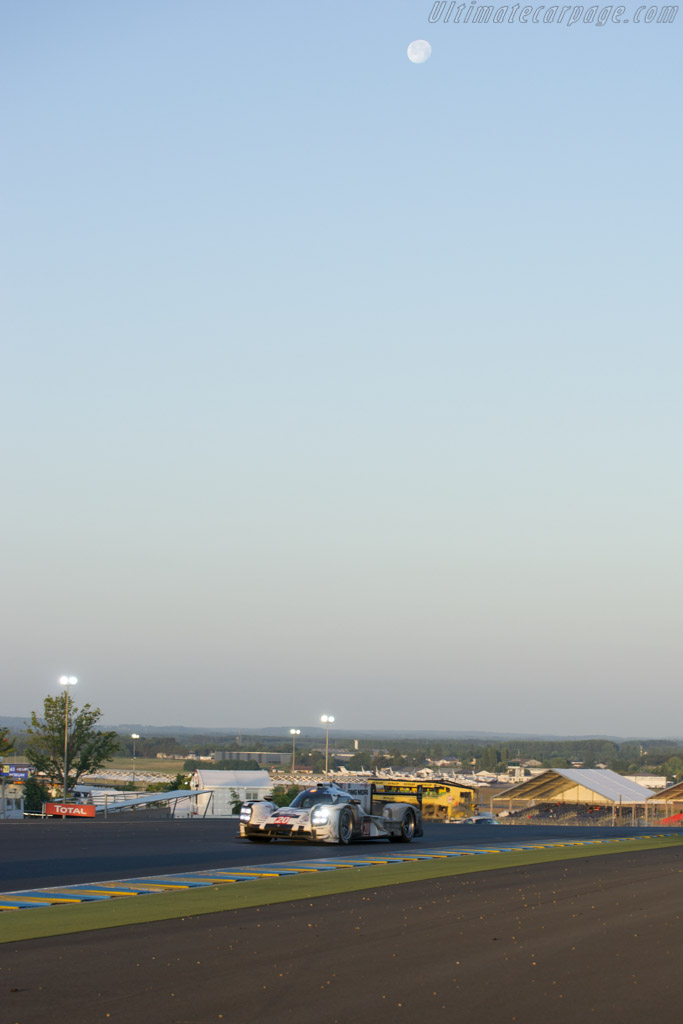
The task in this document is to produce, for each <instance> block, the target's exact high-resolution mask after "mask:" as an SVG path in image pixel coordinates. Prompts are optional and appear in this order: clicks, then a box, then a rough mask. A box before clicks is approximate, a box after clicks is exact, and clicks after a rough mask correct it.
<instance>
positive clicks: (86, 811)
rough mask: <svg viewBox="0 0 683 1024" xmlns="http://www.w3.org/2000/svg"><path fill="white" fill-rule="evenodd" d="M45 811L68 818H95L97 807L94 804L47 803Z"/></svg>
mask: <svg viewBox="0 0 683 1024" xmlns="http://www.w3.org/2000/svg"><path fill="white" fill-rule="evenodd" d="M45 813H46V814H52V815H54V814H58V815H60V816H61V817H64V816H66V817H67V818H94V817H95V808H94V807H93V805H92V804H45Z"/></svg>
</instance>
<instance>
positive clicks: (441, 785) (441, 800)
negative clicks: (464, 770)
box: [370, 779, 475, 821]
mask: <svg viewBox="0 0 683 1024" xmlns="http://www.w3.org/2000/svg"><path fill="white" fill-rule="evenodd" d="M370 781H371V782H372V784H373V785H374V787H375V792H376V793H377V796H378V797H379V798H380V799H381V800H390V801H399V802H400V803H416V804H419V803H420V791H421V793H422V801H421V803H422V817H423V818H424V819H425V821H454V820H455V819H456V818H469V817H470V815H472V814H474V811H475V791H474V789H472V788H471V787H468V786H461V785H459V784H458V783H456V782H446V780H445V779H427V780H425V781H420V780H418V779H371V780H370Z"/></svg>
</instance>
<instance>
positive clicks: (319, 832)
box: [240, 782, 423, 845]
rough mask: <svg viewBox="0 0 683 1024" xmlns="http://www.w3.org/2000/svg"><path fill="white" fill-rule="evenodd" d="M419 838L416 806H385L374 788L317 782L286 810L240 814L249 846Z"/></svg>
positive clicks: (255, 808) (264, 803) (260, 807)
mask: <svg viewBox="0 0 683 1024" xmlns="http://www.w3.org/2000/svg"><path fill="white" fill-rule="evenodd" d="M422 834H423V832H422V813H421V810H420V807H419V806H418V805H417V804H414V803H413V804H409V803H398V802H393V801H391V802H385V801H383V800H381V798H378V797H377V795H376V793H375V786H374V784H372V783H352V782H349V783H345V784H342V785H336V784H334V783H329V784H324V783H319V784H318V785H317V786H315V787H313V788H311V789H304V790H303V791H302V792H301V793H299V794H298V796H296V797H295V798H294V800H293V801H292V803H291V806H290V807H278V806H277V805H276V804H274V803H272V801H270V800H257V801H253V802H248V803H245V804H243V805H242V810H241V811H240V836H243V837H245V838H247V839H251V841H252V842H262V843H268V842H270V840H271V839H306V840H308V841H309V842H318V843H342V844H343V845H346V844H347V843H350V842H352V840H354V839H388V840H389V842H391V843H409V842H410V841H411V839H412V838H413V836H421V835H422Z"/></svg>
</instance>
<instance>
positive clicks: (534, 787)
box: [498, 768, 661, 804]
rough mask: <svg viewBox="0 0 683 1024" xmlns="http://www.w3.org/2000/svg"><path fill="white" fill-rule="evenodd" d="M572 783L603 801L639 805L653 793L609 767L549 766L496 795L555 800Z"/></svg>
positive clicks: (571, 786) (572, 787)
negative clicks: (545, 769) (540, 772)
mask: <svg viewBox="0 0 683 1024" xmlns="http://www.w3.org/2000/svg"><path fill="white" fill-rule="evenodd" d="M575 786H583V787H584V788H585V789H588V790H590V791H591V792H592V793H595V795H596V796H599V797H600V798H601V800H603V801H605V803H614V804H618V803H624V804H643V803H645V801H646V800H648V799H649V798H650V797H652V796H654V795H655V794H654V793H653V792H652V790H651V789H646V788H645V786H640V785H638V783H637V782H631V781H630V780H629V779H625V778H624V776H623V775H617V773H616V772H613V771H610V770H609V768H549V769H548V770H547V771H545V772H543V773H542V774H541V775H535V776H534V777H533V778H532V779H525V780H524V782H520V783H519V784H518V785H516V786H511V787H510V789H505V790H503V791H502V792H501V793H499V794H498V795H499V797H501V798H503V797H504V798H506V799H513V800H555V799H556V798H557V797H559V796H561V795H562V794H563V793H566V792H567V791H568V790H570V789H574V787H575ZM660 795H661V794H660Z"/></svg>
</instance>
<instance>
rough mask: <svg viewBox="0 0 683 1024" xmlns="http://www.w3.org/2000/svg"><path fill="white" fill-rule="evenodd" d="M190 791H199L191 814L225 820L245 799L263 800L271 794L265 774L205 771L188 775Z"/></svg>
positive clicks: (269, 780) (268, 780) (199, 770)
mask: <svg viewBox="0 0 683 1024" xmlns="http://www.w3.org/2000/svg"><path fill="white" fill-rule="evenodd" d="M190 788H191V789H197V790H202V791H203V792H202V793H201V795H198V796H197V803H196V808H195V811H194V813H196V814H199V815H205V816H206V817H212V818H214V817H217V818H227V817H231V816H232V815H233V814H234V813H235V812H234V811H233V808H234V807H235V805H236V804H238V803H243V802H244V801H245V800H263V799H264V797H266V796H268V794H269V793H272V791H273V783H272V780H271V778H270V775H269V774H268V772H265V771H251V772H240V771H226V772H217V771H205V770H204V769H203V768H196V769H195V771H194V772H193V773H192V778H191V780H190Z"/></svg>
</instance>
